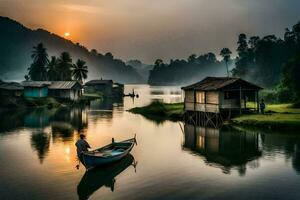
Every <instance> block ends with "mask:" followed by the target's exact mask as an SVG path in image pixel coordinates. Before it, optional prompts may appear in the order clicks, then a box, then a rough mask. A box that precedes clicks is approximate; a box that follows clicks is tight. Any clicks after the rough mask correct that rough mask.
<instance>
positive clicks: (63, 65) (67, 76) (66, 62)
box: [57, 52, 73, 81]
mask: <svg viewBox="0 0 300 200" xmlns="http://www.w3.org/2000/svg"><path fill="white" fill-rule="evenodd" d="M72 66H73V64H72V58H71V55H70V54H69V53H68V52H62V53H61V55H60V57H59V59H58V65H57V72H58V74H59V80H61V81H70V80H72V71H71V68H72Z"/></svg>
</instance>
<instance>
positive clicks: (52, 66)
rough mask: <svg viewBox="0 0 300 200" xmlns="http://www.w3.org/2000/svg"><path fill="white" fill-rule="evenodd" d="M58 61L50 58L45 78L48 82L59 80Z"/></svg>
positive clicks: (53, 57) (52, 57)
mask: <svg viewBox="0 0 300 200" xmlns="http://www.w3.org/2000/svg"><path fill="white" fill-rule="evenodd" d="M57 68H58V59H57V58H56V57H55V56H51V60H50V62H49V63H48V67H47V77H48V80H49V81H56V80H59V74H58V70H57Z"/></svg>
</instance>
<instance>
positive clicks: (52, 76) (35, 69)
mask: <svg viewBox="0 0 300 200" xmlns="http://www.w3.org/2000/svg"><path fill="white" fill-rule="evenodd" d="M31 58H32V60H33V62H32V64H31V65H30V67H29V68H28V75H25V79H26V80H32V81H71V80H77V81H79V82H80V83H83V81H84V79H86V78H87V74H88V66H87V65H86V62H85V61H84V60H81V59H78V60H77V61H76V63H75V64H73V63H72V57H71V55H70V54H69V53H68V52H62V53H61V54H60V56H59V57H58V58H57V57H55V56H51V58H50V59H49V56H48V53H47V49H46V48H45V46H44V45H43V43H39V44H38V45H37V46H34V47H33V51H32V55H31Z"/></svg>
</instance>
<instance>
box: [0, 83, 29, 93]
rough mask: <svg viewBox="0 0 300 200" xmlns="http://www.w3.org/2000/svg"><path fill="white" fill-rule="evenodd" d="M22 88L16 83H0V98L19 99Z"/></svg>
mask: <svg viewBox="0 0 300 200" xmlns="http://www.w3.org/2000/svg"><path fill="white" fill-rule="evenodd" d="M23 90H24V88H23V86H22V85H21V84H19V83H16V82H0V97H20V96H22V94H23Z"/></svg>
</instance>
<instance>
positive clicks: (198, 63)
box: [148, 52, 223, 85]
mask: <svg viewBox="0 0 300 200" xmlns="http://www.w3.org/2000/svg"><path fill="white" fill-rule="evenodd" d="M220 69H221V62H219V61H218V60H217V59H216V55H215V54H213V53H211V52H209V53H207V54H203V55H199V56H196V55H192V56H190V57H189V58H187V59H186V60H179V59H171V60H170V62H169V63H164V62H163V61H162V60H161V59H157V60H156V61H155V63H154V68H153V69H152V70H150V74H149V80H148V83H149V84H152V85H178V84H181V85H183V84H184V85H185V84H189V83H194V82H195V81H199V80H201V79H202V78H204V77H205V76H213V75H215V74H221V73H223V72H221V70H220Z"/></svg>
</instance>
